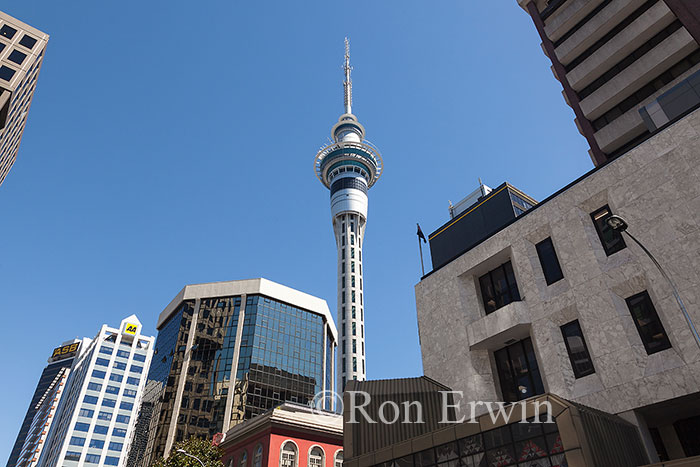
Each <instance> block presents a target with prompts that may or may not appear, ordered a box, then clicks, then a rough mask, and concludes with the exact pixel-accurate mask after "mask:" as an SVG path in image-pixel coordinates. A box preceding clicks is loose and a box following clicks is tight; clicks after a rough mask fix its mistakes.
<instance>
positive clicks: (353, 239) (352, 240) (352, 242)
mask: <svg viewBox="0 0 700 467" xmlns="http://www.w3.org/2000/svg"><path fill="white" fill-rule="evenodd" d="M354 244H355V236H354V235H350V245H354Z"/></svg>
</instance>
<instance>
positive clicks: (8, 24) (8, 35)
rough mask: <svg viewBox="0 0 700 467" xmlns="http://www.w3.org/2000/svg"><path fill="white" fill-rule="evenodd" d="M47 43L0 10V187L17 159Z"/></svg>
mask: <svg viewBox="0 0 700 467" xmlns="http://www.w3.org/2000/svg"><path fill="white" fill-rule="evenodd" d="M48 40H49V36H48V34H44V33H43V32H41V31H39V30H38V29H35V28H33V27H31V26H29V25H27V24H24V23H23V22H21V21H19V20H17V19H15V18H13V17H11V16H9V15H7V14H5V13H3V12H2V11H0V184H2V182H3V181H4V180H5V177H6V176H7V173H8V172H9V171H10V169H11V168H12V165H13V164H14V163H15V160H17V151H18V150H19V144H20V142H21V141H22V134H23V133H24V127H25V125H26V123H27V113H28V112H29V107H30V106H31V104H32V99H33V97H34V90H35V89H36V82H37V78H38V77H39V71H40V70H41V65H42V63H43V61H44V60H43V57H44V51H45V49H46V44H47V43H48Z"/></svg>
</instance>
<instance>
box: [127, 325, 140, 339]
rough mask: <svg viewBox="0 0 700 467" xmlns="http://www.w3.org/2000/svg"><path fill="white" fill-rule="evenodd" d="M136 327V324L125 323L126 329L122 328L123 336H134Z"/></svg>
mask: <svg viewBox="0 0 700 467" xmlns="http://www.w3.org/2000/svg"><path fill="white" fill-rule="evenodd" d="M138 328H139V327H138V325H136V324H131V323H126V328H124V334H131V335H132V336H133V335H136V331H137V330H138Z"/></svg>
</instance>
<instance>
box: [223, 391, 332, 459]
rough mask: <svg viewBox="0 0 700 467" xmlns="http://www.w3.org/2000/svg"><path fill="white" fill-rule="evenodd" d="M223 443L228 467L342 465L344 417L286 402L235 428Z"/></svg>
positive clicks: (228, 433) (224, 456) (227, 433)
mask: <svg viewBox="0 0 700 467" xmlns="http://www.w3.org/2000/svg"><path fill="white" fill-rule="evenodd" d="M219 446H220V447H221V448H222V449H223V450H224V455H223V457H222V458H221V460H222V462H223V464H224V465H225V466H228V467H234V466H244V465H245V466H249V465H252V466H253V467H262V466H263V465H266V466H279V467H298V466H309V467H342V465H343V417H342V416H341V415H338V414H336V413H333V412H324V411H319V410H313V409H311V408H310V407H309V406H304V405H299V404H290V403H285V404H282V405H280V406H279V407H276V408H274V409H273V410H270V411H269V412H267V413H266V414H265V415H261V416H259V417H255V418H254V419H252V420H246V421H245V422H243V423H241V424H238V425H236V426H235V427H233V428H231V429H230V430H229V431H227V432H226V435H225V437H224V439H223V441H222V442H221V444H220V445H219Z"/></svg>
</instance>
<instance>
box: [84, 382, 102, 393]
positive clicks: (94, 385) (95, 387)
mask: <svg viewBox="0 0 700 467" xmlns="http://www.w3.org/2000/svg"><path fill="white" fill-rule="evenodd" d="M87 388H88V389H89V390H90V391H98V392H99V391H100V390H102V385H101V384H100V383H88V387H87Z"/></svg>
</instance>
